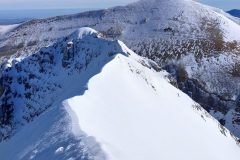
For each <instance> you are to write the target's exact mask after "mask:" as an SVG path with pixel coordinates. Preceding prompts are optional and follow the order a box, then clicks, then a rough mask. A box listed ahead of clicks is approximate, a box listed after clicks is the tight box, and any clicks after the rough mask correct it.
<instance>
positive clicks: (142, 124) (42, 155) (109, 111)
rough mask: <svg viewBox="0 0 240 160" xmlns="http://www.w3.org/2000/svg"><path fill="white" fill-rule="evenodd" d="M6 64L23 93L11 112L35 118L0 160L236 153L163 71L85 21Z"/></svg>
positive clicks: (172, 159) (141, 159)
mask: <svg viewBox="0 0 240 160" xmlns="http://www.w3.org/2000/svg"><path fill="white" fill-rule="evenodd" d="M69 42H71V43H69ZM72 44H73V45H72ZM65 47H67V49H68V50H65V52H61V49H62V51H64V48H65ZM51 57H52V58H51ZM37 60H38V61H37ZM36 61H37V62H39V64H37V63H36ZM11 64H12V65H11ZM6 65H11V67H10V68H9V71H8V75H9V77H8V78H7V79H12V80H11V81H12V84H11V85H9V86H11V89H10V91H9V92H15V93H16V94H13V95H17V96H16V97H18V96H22V98H21V99H18V100H17V99H15V101H14V102H18V104H21V107H22V108H19V110H18V113H16V112H14V113H15V114H17V115H18V116H16V115H15V116H14V117H18V118H19V119H18V120H19V121H18V122H22V124H24V123H25V122H24V121H25V120H28V121H33V122H31V123H30V124H25V126H23V127H22V128H21V129H20V128H19V127H18V130H17V131H16V134H15V135H14V136H13V137H11V139H9V140H7V141H4V142H2V143H0V159H4V160H13V159H14V160H15V159H17V160H27V159H37V160H46V159H51V160H66V159H68V160H71V159H76V160H82V159H84V160H105V159H109V160H146V159H167V160H179V159H184V160H192V159H195V160H202V159H204V160H213V159H217V160H225V159H226V158H227V159H231V160H238V159H239V156H240V147H239V146H238V145H237V144H238V142H237V139H235V138H234V137H233V136H232V135H231V134H230V132H229V131H228V130H227V129H225V128H224V127H222V126H221V125H220V124H219V123H218V122H217V121H216V120H214V119H213V118H212V117H211V116H210V115H209V114H208V113H207V112H206V111H205V110H204V109H203V108H201V106H199V105H198V104H197V103H195V102H194V101H193V100H192V99H191V98H190V97H188V96H187V95H186V94H184V93H183V92H181V91H180V90H178V89H177V88H175V87H173V86H172V85H171V84H170V80H169V78H168V77H169V74H168V73H167V72H166V71H163V70H161V69H160V68H159V67H158V66H157V64H156V63H154V62H153V61H151V60H148V59H146V58H141V57H139V56H137V55H136V54H135V53H133V52H132V51H131V50H130V49H128V48H127V47H126V46H125V45H124V44H123V43H122V42H120V41H107V40H105V39H103V38H101V37H100V35H99V32H96V31H94V30H92V29H90V28H82V29H79V30H78V31H76V32H74V33H73V34H72V35H71V36H68V37H67V38H63V39H62V40H61V41H59V42H58V43H55V44H54V45H53V46H50V47H48V48H45V49H42V50H41V51H40V52H38V53H36V54H33V55H31V56H30V57H26V58H23V59H22V60H20V59H18V61H17V62H16V60H15V59H13V61H12V62H11V63H10V62H9V64H6ZM20 68H21V69H20ZM38 69H40V70H42V72H40V73H39V72H38ZM18 70H21V71H20V72H19V74H17V75H16V74H14V73H16V72H18ZM30 71H31V72H30ZM11 73H12V74H11ZM17 76H18V77H17ZM4 77H5V78H6V75H5V76H4ZM27 77H29V79H31V80H29V81H27V82H28V84H26V82H25V80H24V79H25V78H27ZM19 79H22V80H23V84H24V83H25V84H24V85H25V86H26V88H25V89H24V87H23V86H24V85H21V84H19V82H20V80H19ZM17 83H18V84H17ZM13 86H15V87H16V86H18V87H16V88H13ZM15 89H19V90H18V91H16V90H15ZM28 93H30V94H28ZM24 95H25V96H24ZM16 97H15V98H16ZM12 98H13V97H10V99H11V100H13V99H12ZM22 100H24V101H22ZM48 102H53V103H50V105H51V106H50V108H48V109H47V110H46V111H44V112H43V113H41V112H38V111H42V110H45V109H46V108H45V105H47V104H49V103H48ZM25 105H26V106H25ZM14 107H19V106H18V105H17V104H16V105H15V106H14ZM21 109H22V110H23V112H20V111H21ZM30 111H31V113H30ZM19 113H22V114H19ZM21 116H22V117H21ZM21 118H22V119H21Z"/></svg>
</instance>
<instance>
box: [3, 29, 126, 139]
mask: <svg viewBox="0 0 240 160" xmlns="http://www.w3.org/2000/svg"><path fill="white" fill-rule="evenodd" d="M99 36H100V35H99V34H98V33H97V32H96V31H94V30H91V29H88V28H86V29H85V28H83V29H80V30H78V31H76V32H74V33H73V34H72V35H70V36H68V37H67V38H64V39H61V40H59V42H57V43H55V44H53V45H52V46H49V47H46V48H43V49H41V50H40V51H39V52H37V53H35V54H32V55H30V56H29V55H22V56H21V57H16V56H13V57H12V58H11V59H6V60H5V61H4V62H2V65H1V71H2V74H1V112H0V118H1V121H0V122H1V123H0V125H1V133H0V139H1V140H3V139H5V138H7V137H8V136H9V135H11V134H12V131H15V130H16V129H18V127H20V126H21V125H24V124H25V123H27V122H31V121H32V120H33V119H34V118H35V117H37V116H39V115H40V114H41V113H42V112H44V111H45V110H47V109H48V108H49V107H50V106H52V105H53V104H54V103H55V102H56V101H59V99H61V98H63V97H64V94H62V93H61V92H64V93H67V92H68V90H67V88H71V87H75V86H71V83H72V82H74V81H78V80H81V81H84V80H85V79H84V77H78V76H79V74H77V73H81V72H83V70H84V69H86V68H87V66H88V65H89V63H90V62H91V61H93V59H94V58H96V57H98V59H100V58H102V60H98V63H97V64H96V66H97V67H96V68H95V69H96V70H93V72H91V73H89V76H90V75H91V74H94V71H95V72H97V71H98V70H97V69H98V68H101V66H100V65H103V64H104V63H106V61H107V60H110V59H111V58H108V57H109V56H110V57H111V56H113V55H114V54H116V53H123V54H124V53H126V52H124V50H123V49H122V47H121V45H120V43H119V42H118V41H107V40H104V39H101V40H99V39H98V37H99ZM98 65H99V66H98ZM63 82H64V83H63ZM64 89H66V91H65V90H64ZM79 89H82V88H79ZM70 91H71V90H70ZM61 95H63V97H61ZM63 99H66V97H64V98H63Z"/></svg>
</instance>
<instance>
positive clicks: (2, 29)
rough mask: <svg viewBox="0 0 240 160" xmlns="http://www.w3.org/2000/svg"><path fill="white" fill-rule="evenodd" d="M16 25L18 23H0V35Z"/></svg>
mask: <svg viewBox="0 0 240 160" xmlns="http://www.w3.org/2000/svg"><path fill="white" fill-rule="evenodd" d="M17 26H19V24H12V25H0V35H3V34H5V33H7V32H9V31H11V30H13V29H14V28H16V27H17Z"/></svg>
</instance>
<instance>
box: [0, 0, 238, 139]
mask: <svg viewBox="0 0 240 160" xmlns="http://www.w3.org/2000/svg"><path fill="white" fill-rule="evenodd" d="M85 26H88V27H92V28H94V29H96V30H98V31H100V32H101V33H102V34H103V35H104V36H106V37H108V38H113V39H116V38H118V39H120V40H122V41H123V42H124V43H126V44H127V46H129V47H130V48H131V49H132V50H133V51H135V52H136V53H137V54H139V55H143V56H146V57H148V58H150V59H152V60H154V61H155V62H156V63H158V65H160V66H162V67H163V68H164V69H166V70H168V71H169V72H170V73H171V74H172V76H174V77H175V79H176V81H177V84H178V87H179V88H180V89H181V90H182V91H184V92H185V93H187V94H188V95H189V96H191V97H192V98H193V99H194V100H195V101H197V102H198V103H200V104H201V105H202V106H203V107H204V108H205V109H207V110H208V111H209V113H211V114H212V115H213V116H214V117H215V118H217V119H218V120H219V121H220V122H221V123H222V124H223V125H225V126H226V127H227V128H228V129H230V130H231V131H232V132H233V133H234V134H235V135H236V136H239V137H240V135H239V133H240V109H239V108H240V106H239V104H240V102H239V100H240V98H239V97H240V95H239V89H240V69H239V63H240V58H239V52H240V47H239V40H240V37H239V35H240V27H239V22H238V21H237V19H235V18H233V17H232V16H230V15H228V14H226V13H225V12H223V11H221V10H219V9H215V8H212V7H209V6H206V5H202V4H200V3H197V2H194V1H191V0H150V1H147V0H140V1H139V2H136V3H133V4H130V5H127V6H122V7H114V8H110V9H106V10H100V11H90V12H85V13H80V14H76V15H69V16H59V17H53V18H49V19H42V20H34V21H30V22H27V23H25V24H22V25H21V26H19V27H18V28H16V29H15V30H14V31H12V32H9V33H7V34H5V35H4V36H2V37H1V38H0V53H1V55H9V54H14V53H16V54H19V55H21V54H23V53H29V54H32V53H35V52H36V51H38V50H39V49H40V48H42V47H45V46H49V45H52V44H53V43H55V42H56V41H57V40H58V39H59V38H61V37H62V36H67V35H68V34H70V33H72V32H73V31H74V30H76V29H77V28H79V27H85Z"/></svg>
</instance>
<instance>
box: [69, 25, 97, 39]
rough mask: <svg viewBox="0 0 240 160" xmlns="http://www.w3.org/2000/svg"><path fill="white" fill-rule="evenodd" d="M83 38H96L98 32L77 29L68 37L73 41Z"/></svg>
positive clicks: (86, 28)
mask: <svg viewBox="0 0 240 160" xmlns="http://www.w3.org/2000/svg"><path fill="white" fill-rule="evenodd" d="M85 37H94V38H96V37H98V32H97V31H96V30H94V29H92V28H89V27H83V28H79V29H77V30H76V31H75V32H73V33H72V35H70V38H73V39H83V38H85Z"/></svg>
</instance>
